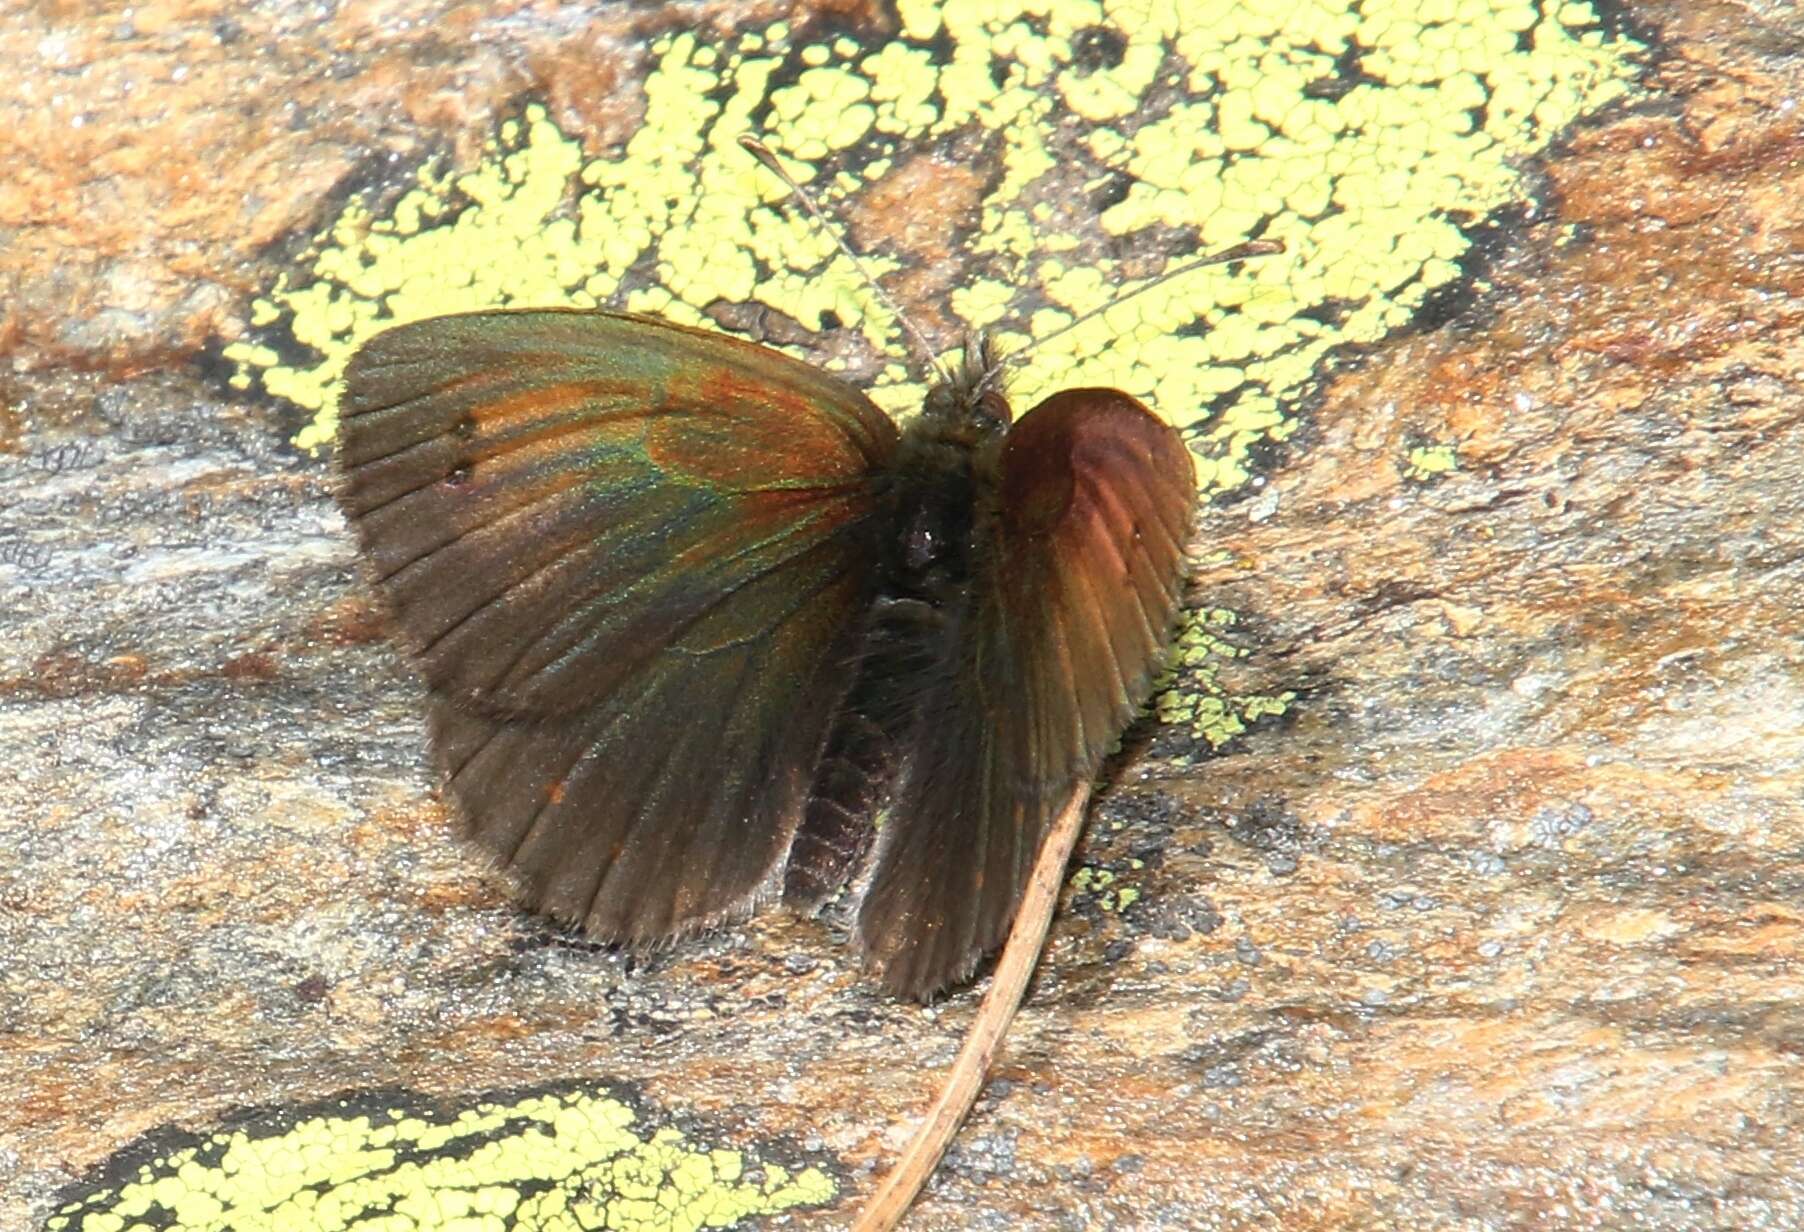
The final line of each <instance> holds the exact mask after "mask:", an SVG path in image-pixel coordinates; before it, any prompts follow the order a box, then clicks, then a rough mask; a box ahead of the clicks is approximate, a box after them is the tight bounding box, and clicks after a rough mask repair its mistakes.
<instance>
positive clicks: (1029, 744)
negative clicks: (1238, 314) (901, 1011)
mask: <svg viewBox="0 0 1804 1232" xmlns="http://www.w3.org/2000/svg"><path fill="white" fill-rule="evenodd" d="M979 465H980V467H981V466H983V465H984V463H983V462H982V461H981V460H980V462H979ZM993 465H994V467H995V471H994V475H993V481H994V482H993V499H991V500H985V501H984V502H982V503H980V507H979V508H978V509H977V511H976V529H975V534H976V536H977V538H978V540H979V543H978V552H977V553H976V560H977V561H978V566H977V567H976V568H975V569H974V570H973V575H972V582H973V587H972V595H971V598H970V601H969V603H968V605H967V607H966V609H965V610H964V611H963V612H962V613H959V614H956V615H955V616H954V617H953V618H952V625H951V627H950V628H949V630H948V636H949V643H948V655H949V663H950V664H951V667H950V669H949V670H948V671H947V672H946V673H945V676H944V679H943V680H942V681H941V682H940V683H939V685H938V686H937V687H935V688H934V690H933V691H932V693H931V695H930V696H928V697H926V698H925V699H923V701H922V703H921V706H920V710H919V717H918V719H917V727H916V733H915V736H914V742H913V746H912V748H911V749H910V751H909V753H908V757H907V763H906V766H905V767H904V769H903V770H902V772H901V777H900V780H899V782H898V784H897V787H896V790H895V793H894V798H893V803H892V809H891V813H892V820H891V823H890V824H887V825H886V826H885V827H884V829H883V832H882V834H881V836H880V839H879V848H878V855H877V866H876V872H875V874H874V877H873V879H872V882H871V885H870V888H869V891H868V892H867V894H866V897H865V899H864V902H863V904H862V906H861V908H860V913H859V936H860V940H861V942H862V945H863V947H864V950H865V953H866V956H867V960H868V961H869V962H870V963H871V964H872V965H873V966H874V967H876V968H878V969H879V970H880V971H881V973H882V977H883V980H884V982H885V983H886V984H887V985H888V986H889V987H890V988H891V989H892V990H894V991H896V992H898V993H902V994H905V995H910V996H914V997H917V998H925V997H929V996H931V995H932V994H933V993H935V992H936V991H938V990H939V989H941V988H943V987H945V986H946V985H948V984H951V983H956V982H959V981H961V980H963V979H965V978H967V977H968V976H969V974H970V973H971V971H972V969H973V968H974V966H975V965H976V963H977V961H978V959H979V958H981V957H982V956H983V955H984V954H986V953H988V952H989V951H991V950H993V949H994V948H995V947H996V946H998V945H999V944H1000V943H1001V941H1002V939H1003V937H1004V936H1005V935H1006V933H1007V931H1008V927H1009V923H1010V921H1011V920H1012V918H1013V916H1014V912H1015V907H1016V904H1017V903H1018V901H1019V899H1020V896H1021V892H1022V890H1023V888H1024V886H1025V883H1026V880H1027V877H1028V874H1029V870H1030V868H1031V865H1032V863H1033V859H1034V855H1035V853H1036V852H1037V850H1038V848H1039V845H1040V842H1041V839H1042V838H1043V837H1044V835H1045V833H1046V830H1047V829H1048V827H1049V826H1050V824H1051V822H1052V820H1053V817H1054V816H1055V815H1056V813H1057V812H1058V810H1059V808H1060V806H1061V805H1062V804H1063V803H1064V801H1065V798H1066V796H1067V795H1068V794H1069V792H1070V790H1071V788H1072V787H1073V785H1074V784H1076V783H1078V782H1081V781H1084V780H1087V779H1089V778H1090V777H1092V776H1094V775H1095V774H1096V772H1097V770H1098V769H1099V768H1100V766H1101V764H1102V760H1103V758H1104V757H1105V756H1106V755H1107V754H1108V751H1109V749H1110V746H1111V745H1112V744H1113V742H1114V740H1115V738H1116V736H1117V735H1118V734H1119V732H1120V731H1121V729H1122V727H1124V726H1125V725H1126V724H1127V722H1128V721H1129V719H1130V718H1131V717H1132V716H1133V713H1134V711H1135V710H1136V709H1137V708H1138V707H1139V706H1140V705H1141V704H1142V703H1143V702H1144V701H1145V699H1146V696H1147V693H1148V691H1149V689H1150V686H1151V680H1152V677H1153V674H1154V672H1155V671H1156V669H1157V667H1158V659H1159V655H1160V651H1161V648H1162V647H1163V646H1164V644H1165V642H1166V639H1167V637H1168V635H1169V631H1170V627H1171V624H1172V622H1173V620H1174V619H1175V618H1176V614H1177V610H1178V603H1179V597H1180V591H1181V585H1182V575H1183V567H1184V560H1183V555H1184V546H1185V542H1186V540H1187V538H1188V533H1189V525H1190V517H1191V512H1192V506H1193V503H1194V501H1195V491H1196V489H1195V478H1194V470H1193V464H1192V462H1191V460H1190V457H1189V454H1188V452H1187V451H1186V450H1185V448H1184V445H1183V442H1182V440H1181V439H1180V438H1179V436H1178V434H1177V433H1176V431H1175V430H1173V429H1172V428H1171V427H1170V426H1168V425H1166V424H1165V423H1163V422H1161V421H1160V420H1159V419H1157V418H1156V417H1155V416H1153V415H1152V414H1151V413H1150V412H1149V411H1147V410H1146V409H1145V408H1144V407H1142V406H1141V405H1140V404H1139V403H1138V402H1136V401H1135V400H1134V399H1132V398H1130V397H1128V396H1127V395H1126V394H1122V393H1119V392H1116V391H1113V390H1100V389H1077V390H1068V391H1065V392H1063V393H1060V394H1055V395H1054V396H1052V397H1050V398H1048V399H1046V400H1045V401H1044V402H1042V403H1041V404H1040V405H1039V406H1037V407H1036V408H1034V409H1033V410H1032V411H1030V412H1029V413H1028V414H1026V415H1025V416H1023V417H1022V418H1021V420H1020V422H1018V423H1017V424H1015V425H1014V426H1013V428H1012V429H1011V430H1010V431H1009V432H1008V434H1007V435H1006V436H1005V437H1003V438H1002V443H1001V445H1000V455H999V457H997V458H995V459H994V460H993Z"/></svg>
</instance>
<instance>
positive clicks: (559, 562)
mask: <svg viewBox="0 0 1804 1232" xmlns="http://www.w3.org/2000/svg"><path fill="white" fill-rule="evenodd" d="M895 440H896V434H895V429H894V427H893V426H892V425H891V424H890V421H889V419H888V418H887V417H886V416H885V415H883V413H882V412H880V411H878V410H877V409H876V408H875V407H874V406H872V405H871V403H870V402H869V401H868V400H866V399H865V397H864V396H863V395H862V394H860V393H859V392H858V391H856V390H855V389H853V388H852V387H850V386H848V385H846V384H845V383H844V382H841V381H839V380H837V379H836V378H834V377H832V376H829V375H827V374H826V373H824V372H821V371H820V370H818V369H815V368H811V367H809V366H808V365H805V364H802V363H799V362H797V361H794V360H790V359H788V358H786V357H784V356H782V355H779V354H777V353H776V352H773V351H769V350H766V349H765V348H762V347H758V346H754V345H752V344H750V343H745V342H739V341H736V340H733V339H729V338H726V337H723V336H721V335H718V334H712V333H706V332H703V331H699V330H692V329H686V328H683V327H680V326H675V325H671V324H668V323H666V322H662V321H658V320H655V319H652V318H646V317H637V316H632V315H627V314H620V313H605V312H564V311H527V312H492V313H476V314H471V315H468V316H457V317H440V318H436V319H433V320H428V321H421V322H416V323H413V324H409V325H404V326H401V327H399V328H397V329H394V330H390V331H389V332H387V333H385V334H382V335H379V336H378V337H376V338H375V339H373V340H372V341H371V342H370V343H369V344H368V345H367V346H365V347H364V349H363V350H362V351H360V352H359V353H358V355H357V356H356V358H355V359H354V360H353V361H352V363H351V365H350V367H349V369H348V370H347V373H346V391H345V396H344V399H343V420H342V427H341V430H340V440H339V458H340V463H341V465H342V467H343V470H344V483H343V486H342V488H341V491H340V501H341V503H342V505H343V506H344V509H345V512H346V513H347V515H348V516H349V517H350V518H351V520H352V522H353V523H354V525H355V526H356V528H357V531H358V535H359V537H360V539H361V540H362V543H363V548H364V552H365V555H366V556H367V557H368V558H369V560H370V562H371V564H372V566H373V568H374V570H375V574H376V579H377V585H378V587H379V589H380V590H381V591H382V592H383V594H384V595H385V596H386V597H387V599H388V600H389V603H390V606H391V607H392V609H393V611H394V614H395V617H396V620H397V623H398V624H399V625H400V628H401V631H402V634H403V637H404V639H405V641H406V643H407V644H408V646H409V648H410V650H411V651H412V652H413V655H414V658H415V660H416V662H417V663H418V664H419V666H420V668H421V671H422V672H423V674H424V675H425V677H426V680H427V682H428V684H429V685H430V686H431V688H432V691H433V695H434V699H433V706H432V711H433V727H434V732H435V743H436V745H437V746H438V751H439V753H440V755H441V759H442V760H443V761H444V763H445V766H446V770H447V772H448V773H449V774H450V775H451V778H450V785H451V789H452V795H453V796H454V797H455V798H456V800H457V801H458V803H459V805H460V808H461V811H462V813H463V815H464V818H465V820H466V823H467V825H468V827H469V829H470V831H471V833H472V834H473V835H474V836H475V837H476V838H477V839H478V840H479V841H480V842H482V843H483V844H484V845H485V846H487V847H489V848H490V849H491V850H492V851H494V852H495V853H496V854H497V855H499V856H500V857H501V858H502V859H503V860H505V861H506V862H508V863H509V864H510V865H512V866H513V867H514V868H516V869H517V870H519V871H520V872H521V873H522V874H523V876H524V878H525V880H526V883H527V899H528V902H529V904H530V905H532V906H534V907H537V908H540V909H542V910H545V911H547V912H549V913H551V914H553V915H556V916H558V917H560V918H563V919H567V920H572V921H576V922H581V923H584V924H585V925H586V926H587V927H589V929H590V930H591V931H592V932H595V933H597V934H598V935H601V936H606V937H613V938H619V939H626V940H646V939H650V938H654V937H661V936H667V935H670V934H671V933H673V932H679V931H683V930H685V929H688V928H692V927H696V926H699V925H702V924H705V923H707V922H709V921H711V920H713V919H717V918H719V917H721V916H723V915H727V914H731V913H733V912H736V911H740V910H743V909H744V908H746V907H747V906H749V904H750V902H751V900H752V899H753V897H754V896H755V895H756V894H757V893H758V892H759V890H760V889H761V888H762V887H763V886H764V885H765V884H766V883H767V882H768V880H769V879H770V877H771V875H772V873H773V870H774V869H775V867H776V866H777V864H778V863H779V862H780V860H781V859H782V856H783V853H784V852H785V851H786V850H787V848H788V846H789V842H790V838H791V835H792V834H793V832H794V829H795V825H796V821H797V817H798V814H799V810H800V808H801V802H802V799H803V797H804V795H805V794H806V791H807V787H808V783H809V777H810V774H811V772H812V769H813V766H814V764H815V762H816V761H817V760H818V758H819V755H820V748H821V744H822V742H823V741H824V739H825V730H826V725H827V723H828V721H829V719H830V717H831V715H832V713H833V711H834V710H835V708H836V707H837V706H838V704H839V700H840V697H841V695H842V694H843V692H844V689H845V682H846V678H847V673H846V672H845V671H844V670H843V668H842V667H841V665H842V664H843V663H844V662H845V661H846V660H847V659H849V658H851V657H852V656H853V655H854V654H855V653H856V636H857V633H858V629H859V625H860V617H861V613H862V612H863V610H864V607H865V606H866V604H867V603H868V601H869V594H870V590H871V586H872V584H873V579H871V578H870V576H869V572H870V571H869V568H868V564H867V562H868V561H869V560H870V559H871V558H872V556H873V554H874V553H873V540H874V537H875V536H879V535H881V534H882V533H883V530H882V527H881V525H880V522H881V519H880V518H879V517H878V516H877V515H878V512H879V507H880V504H881V501H882V495H883V491H884V487H883V481H882V477H881V473H882V470H883V467H884V464H885V463H886V461H887V459H888V458H889V456H890V455H891V453H892V452H893V450H894V447H895ZM704 766H705V767H706V768H707V770H706V773H702V772H700V769H699V768H700V767H704Z"/></svg>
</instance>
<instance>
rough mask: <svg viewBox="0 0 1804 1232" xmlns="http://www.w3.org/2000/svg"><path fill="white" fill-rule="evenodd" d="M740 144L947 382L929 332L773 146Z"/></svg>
mask: <svg viewBox="0 0 1804 1232" xmlns="http://www.w3.org/2000/svg"><path fill="white" fill-rule="evenodd" d="M739 144H740V145H741V146H743V147H744V148H745V151H746V153H748V154H750V155H751V156H752V157H753V158H756V159H757V160H758V161H759V162H761V163H763V164H764V165H765V166H766V167H768V168H769V169H770V171H771V173H772V174H773V175H775V176H776V177H777V178H778V179H779V180H782V181H783V183H784V185H785V186H787V187H788V189H789V192H790V195H792V196H793V197H795V199H796V200H797V201H800V202H801V203H802V208H803V209H805V210H807V211H808V216H809V217H810V218H812V219H813V220H814V224H815V226H817V227H819V228H820V229H821V232H822V234H824V235H825V236H826V237H827V238H828V239H830V240H832V241H833V243H834V245H835V246H836V247H837V248H838V249H839V250H840V252H842V253H844V254H845V256H846V259H847V260H849V261H850V262H851V263H852V266H853V268H855V269H856V270H857V271H858V274H859V276H860V277H861V278H863V279H864V281H865V284H866V285H867V286H869V287H870V288H871V290H872V291H875V292H876V293H877V298H878V299H880V300H882V301H883V306H884V307H886V308H888V309H889V310H890V315H891V316H893V317H895V318H896V322H897V324H899V325H901V327H902V332H903V333H905V334H907V335H908V340H909V341H910V342H912V343H914V344H915V347H916V348H917V349H918V350H919V351H920V352H921V357H922V358H923V359H925V360H926V361H927V366H928V368H930V369H932V371H933V375H934V377H935V379H936V380H938V381H939V382H941V383H942V384H944V383H945V381H946V379H947V377H946V370H945V369H944V368H942V367H940V361H939V360H937V359H935V358H934V357H933V347H932V346H931V345H929V344H928V341H927V335H925V334H923V333H922V332H921V331H920V330H919V329H917V328H916V327H915V323H914V322H913V321H911V320H909V319H908V314H907V313H906V312H903V311H902V305H900V304H898V303H897V302H896V301H895V300H894V299H891V298H890V294H889V292H888V291H885V290H884V289H883V284H882V283H880V282H878V281H877V279H876V277H875V275H873V274H872V273H871V271H870V270H869V269H868V268H866V266H865V263H864V262H863V261H862V260H860V259H859V256H858V254H857V253H855V252H853V251H852V249H851V247H850V245H848V244H847V243H846V241H845V240H844V239H843V238H842V237H841V236H840V233H839V228H838V227H837V226H835V225H834V223H833V220H832V219H830V218H828V217H827V213H826V211H825V210H823V209H821V207H820V206H819V205H817V204H816V203H815V200H814V196H813V194H811V193H810V192H809V191H808V190H807V189H806V188H803V187H802V186H801V185H800V184H799V183H797V182H796V179H795V177H794V176H792V175H790V174H789V172H787V171H785V170H783V164H782V163H780V162H778V161H777V156H776V155H775V154H773V153H771V149H770V147H769V146H767V145H765V144H764V143H763V142H762V141H760V140H758V139H757V138H756V137H754V136H752V135H751V134H749V133H745V134H741V135H740V138H739Z"/></svg>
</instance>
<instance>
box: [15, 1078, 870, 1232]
mask: <svg viewBox="0 0 1804 1232" xmlns="http://www.w3.org/2000/svg"><path fill="white" fill-rule="evenodd" d="M637 1119H638V1118H637V1114H635V1112H634V1110H633V1108H632V1107H631V1106H630V1105H629V1104H628V1103H627V1102H626V1099H625V1098H624V1097H622V1096H620V1095H618V1094H616V1093H613V1092H611V1091H610V1090H609V1089H608V1088H606V1087H596V1086H565V1087H561V1088H559V1089H556V1090H548V1091H542V1092H538V1093H534V1094H526V1095H520V1096H514V1097H504V1098H484V1099H475V1100H472V1101H470V1103H469V1104H468V1106H466V1107H464V1108H463V1109H462V1110H460V1111H456V1112H442V1111H440V1110H438V1109H437V1108H436V1107H431V1106H429V1105H428V1104H427V1102H426V1101H423V1100H420V1099H418V1098H417V1097H412V1096H397V1095H395V1094H394V1093H392V1092H386V1093H378V1094H374V1095H371V1096H368V1097H361V1098H350V1099H345V1100H340V1101H337V1102H336V1104H335V1105H334V1106H333V1107H331V1108H330V1109H327V1110H323V1111H322V1110H317V1109H316V1110H312V1111H310V1112H304V1113H300V1114H270V1115H268V1116H265V1117H263V1118H259V1119H258V1120H256V1121H252V1122H249V1123H247V1124H245V1125H242V1126H240V1127H237V1128H233V1129H226V1130H221V1131H219V1132H217V1133H214V1134H212V1135H210V1136H208V1137H205V1138H202V1139H199V1140H190V1143H189V1145H185V1146H170V1147H168V1148H166V1149H163V1150H161V1151H156V1150H155V1148H154V1146H153V1147H152V1150H151V1152H149V1153H147V1152H145V1151H142V1150H134V1149H133V1148H129V1147H128V1148H127V1149H126V1150H125V1151H124V1152H122V1153H121V1154H120V1155H119V1156H118V1157H116V1159H115V1161H114V1163H113V1164H111V1165H109V1166H107V1167H105V1168H103V1170H102V1171H103V1176H104V1179H103V1180H101V1181H100V1182H98V1183H96V1184H92V1185H86V1186H83V1187H82V1188H81V1189H80V1190H79V1191H78V1192H77V1193H75V1194H72V1195H70V1196H68V1198H67V1200H66V1201H65V1202H64V1203H63V1204H62V1205H61V1206H60V1207H59V1208H58V1210H57V1212H56V1213H55V1214H53V1215H52V1216H51V1217H50V1219H49V1220H48V1221H47V1222H46V1224H45V1232H138V1230H142V1232H149V1230H150V1229H153V1228H155V1229H166V1230H169V1232H223V1230H226V1229H230V1232H283V1230H287V1229H294V1230H296V1232H299V1230H301V1229H305V1230H306V1232H351V1230H353V1229H365V1230H373V1229H378V1228H381V1229H397V1230H399V1229H407V1230H408V1232H431V1230H433V1229H443V1230H446V1232H449V1230H451V1229H458V1230H460V1232H487V1230H489V1229H492V1230H493V1232H503V1229H508V1228H537V1229H543V1230H545V1232H578V1230H579V1229H581V1230H588V1229H609V1230H612V1232H694V1230H695V1229H700V1228H727V1227H734V1226H739V1225H741V1222H742V1221H744V1220H747V1219H749V1218H751V1217H753V1216H757V1215H768V1214H773V1213H775V1212H778V1211H784V1210H789V1209H792V1208H795V1207H800V1206H818V1205H820V1204H822V1203H824V1202H826V1201H828V1200H829V1199H830V1198H831V1197H832V1196H833V1194H834V1190H835V1186H834V1183H833V1181H832V1180H830V1179H829V1178H828V1177H827V1175H826V1174H825V1173H824V1172H822V1171H821V1170H820V1169H818V1168H813V1167H806V1168H802V1169H801V1170H799V1171H793V1172H792V1171H790V1170H789V1169H786V1168H782V1167H779V1166H777V1165H775V1164H771V1163H765V1164H763V1165H761V1166H759V1167H757V1168H756V1169H754V1168H753V1167H752V1166H750V1165H748V1164H747V1163H746V1161H745V1160H744V1158H743V1157H742V1156H741V1155H740V1153H739V1152H737V1151H731V1150H709V1149H706V1148H703V1147H701V1146H698V1145H696V1144H693V1143H691V1142H689V1141H688V1140H687V1139H686V1138H685V1137H684V1136H683V1135H682V1134H680V1133H678V1132H676V1131H675V1130H672V1129H658V1130H655V1131H651V1132H647V1131H646V1130H644V1129H642V1128H640V1127H639V1126H638V1125H636V1123H635V1122H636V1121H637Z"/></svg>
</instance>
